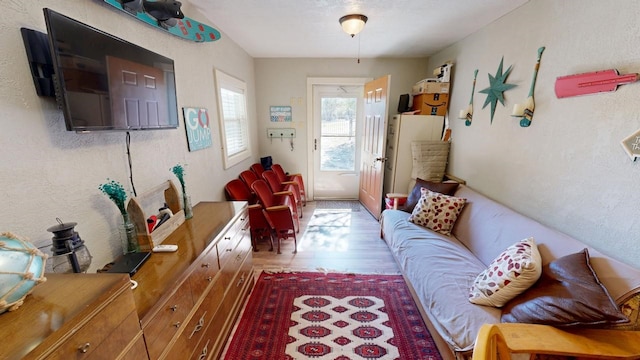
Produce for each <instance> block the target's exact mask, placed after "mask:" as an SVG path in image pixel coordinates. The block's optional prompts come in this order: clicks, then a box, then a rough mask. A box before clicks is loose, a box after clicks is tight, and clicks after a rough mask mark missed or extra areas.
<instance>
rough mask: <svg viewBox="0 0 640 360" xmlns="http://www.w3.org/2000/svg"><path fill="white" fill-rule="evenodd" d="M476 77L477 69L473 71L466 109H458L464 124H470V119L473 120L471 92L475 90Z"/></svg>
mask: <svg viewBox="0 0 640 360" xmlns="http://www.w3.org/2000/svg"><path fill="white" fill-rule="evenodd" d="M477 77H478V69H476V70H475V71H474V72H473V86H472V87H471V100H469V105H468V106H467V109H466V110H460V116H459V118H460V119H465V122H464V124H465V125H466V126H469V125H471V120H473V93H474V92H475V91H476V78H477Z"/></svg>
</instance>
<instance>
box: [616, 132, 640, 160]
mask: <svg viewBox="0 0 640 360" xmlns="http://www.w3.org/2000/svg"><path fill="white" fill-rule="evenodd" d="M620 144H622V147H623V148H624V151H625V152H626V153H627V155H629V157H630V158H631V160H633V161H636V159H637V158H639V157H640V130H638V131H636V132H634V133H633V134H631V135H629V136H627V137H626V138H625V139H624V140H622V141H621V142H620Z"/></svg>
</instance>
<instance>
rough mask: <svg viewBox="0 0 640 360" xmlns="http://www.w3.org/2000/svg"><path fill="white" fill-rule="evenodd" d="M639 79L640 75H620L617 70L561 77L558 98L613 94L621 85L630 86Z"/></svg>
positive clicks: (557, 82) (556, 89)
mask: <svg viewBox="0 0 640 360" xmlns="http://www.w3.org/2000/svg"><path fill="white" fill-rule="evenodd" d="M638 79H639V77H638V74H626V75H620V73H619V72H618V70H615V69H609V70H603V71H595V72H589V73H582V74H576V75H568V76H560V77H558V78H557V79H556V86H555V91H556V97H558V99H562V98H566V97H570V96H578V95H587V94H596V93H599V92H612V91H616V90H617V89H618V86H619V85H624V84H630V83H632V82H636V81H638Z"/></svg>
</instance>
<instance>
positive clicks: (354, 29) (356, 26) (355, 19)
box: [339, 14, 369, 37]
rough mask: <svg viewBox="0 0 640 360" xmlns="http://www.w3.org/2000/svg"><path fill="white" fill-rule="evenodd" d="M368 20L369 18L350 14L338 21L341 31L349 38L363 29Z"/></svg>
mask: <svg viewBox="0 0 640 360" xmlns="http://www.w3.org/2000/svg"><path fill="white" fill-rule="evenodd" d="M368 19H369V18H367V17H366V16H364V15H361V14H350V15H345V16H343V17H341V18H340V20H339V21H340V25H341V26H342V30H344V32H346V33H347V34H349V35H351V37H354V36H355V35H356V34H357V33H359V32H360V31H362V29H364V24H366V23H367V20H368Z"/></svg>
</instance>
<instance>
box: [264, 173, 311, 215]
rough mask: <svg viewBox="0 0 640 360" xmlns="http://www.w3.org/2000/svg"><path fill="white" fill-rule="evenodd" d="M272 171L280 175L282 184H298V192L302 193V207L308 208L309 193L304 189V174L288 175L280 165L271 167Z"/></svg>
mask: <svg viewBox="0 0 640 360" xmlns="http://www.w3.org/2000/svg"><path fill="white" fill-rule="evenodd" d="M271 170H273V172H274V173H276V175H278V179H280V182H285V181H295V182H296V183H297V184H298V191H299V192H300V199H301V200H302V205H303V206H306V205H307V192H306V191H305V189H304V179H303V178H302V174H287V173H285V171H284V169H283V168H282V166H281V165H280V164H273V165H271Z"/></svg>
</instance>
